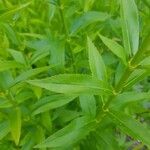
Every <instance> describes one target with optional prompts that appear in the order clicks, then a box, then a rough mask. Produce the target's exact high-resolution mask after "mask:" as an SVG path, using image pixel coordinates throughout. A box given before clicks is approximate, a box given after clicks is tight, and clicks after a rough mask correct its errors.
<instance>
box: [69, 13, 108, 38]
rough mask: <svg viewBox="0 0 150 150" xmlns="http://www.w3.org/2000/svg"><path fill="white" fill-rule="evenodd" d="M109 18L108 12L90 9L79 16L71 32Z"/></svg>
mask: <svg viewBox="0 0 150 150" xmlns="http://www.w3.org/2000/svg"><path fill="white" fill-rule="evenodd" d="M108 18H109V15H108V14H107V13H103V12H97V11H88V12H86V13H84V14H83V15H82V16H81V17H79V18H77V19H76V20H75V21H74V22H73V24H72V26H71V29H70V32H71V33H70V34H71V35H73V34H75V33H76V32H77V31H79V30H81V29H83V28H85V27H87V26H88V25H90V24H92V23H95V22H98V21H105V20H106V19H108Z"/></svg>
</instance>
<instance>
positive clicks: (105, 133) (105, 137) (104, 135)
mask: <svg viewBox="0 0 150 150" xmlns="http://www.w3.org/2000/svg"><path fill="white" fill-rule="evenodd" d="M94 134H95V138H96V140H97V147H98V148H99V149H109V150H114V149H120V147H119V146H118V142H117V139H116V137H115V133H113V131H112V129H111V128H105V129H103V130H100V131H98V130H97V131H96V132H95V133H94Z"/></svg>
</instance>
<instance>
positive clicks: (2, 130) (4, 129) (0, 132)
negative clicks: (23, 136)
mask: <svg viewBox="0 0 150 150" xmlns="http://www.w3.org/2000/svg"><path fill="white" fill-rule="evenodd" d="M9 132H10V126H9V122H8V121H3V122H1V123H0V140H2V139H3V138H4V137H5V136H6V135H7V134H8V133H9Z"/></svg>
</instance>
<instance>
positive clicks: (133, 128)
mask: <svg viewBox="0 0 150 150" xmlns="http://www.w3.org/2000/svg"><path fill="white" fill-rule="evenodd" d="M108 113H109V116H110V118H111V119H112V121H113V122H114V123H115V124H116V125H117V126H118V127H119V128H120V129H121V130H122V131H123V132H124V133H126V134H128V135H130V136H131V137H133V138H134V139H136V140H139V141H141V142H143V143H144V144H146V145H147V146H148V147H150V140H149V139H150V131H149V129H148V128H146V127H145V126H143V125H142V124H141V123H139V122H137V121H136V120H135V119H133V118H132V117H131V116H128V115H126V114H125V113H123V112H121V111H119V112H118V111H114V110H111V112H108Z"/></svg>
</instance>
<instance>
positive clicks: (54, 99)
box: [33, 94, 76, 115]
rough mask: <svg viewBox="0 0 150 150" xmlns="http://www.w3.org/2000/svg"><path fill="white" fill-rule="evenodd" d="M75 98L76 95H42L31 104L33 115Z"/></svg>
mask: <svg viewBox="0 0 150 150" xmlns="http://www.w3.org/2000/svg"><path fill="white" fill-rule="evenodd" d="M75 98H76V96H69V95H63V94H57V95H51V96H47V97H44V98H42V99H40V100H39V101H38V102H37V103H35V104H34V105H33V115H36V114H39V113H41V112H46V111H48V110H51V109H54V108H58V107H61V106H63V105H66V104H67V103H69V102H71V101H72V100H74V99H75Z"/></svg>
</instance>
